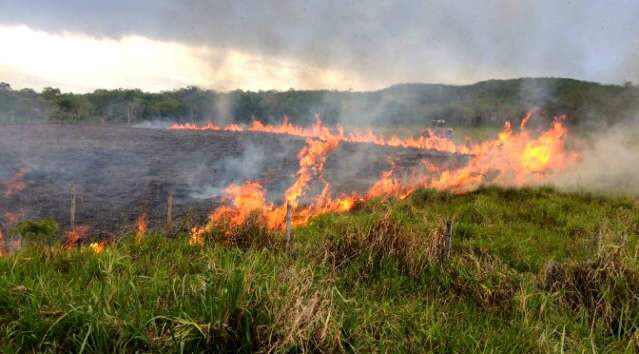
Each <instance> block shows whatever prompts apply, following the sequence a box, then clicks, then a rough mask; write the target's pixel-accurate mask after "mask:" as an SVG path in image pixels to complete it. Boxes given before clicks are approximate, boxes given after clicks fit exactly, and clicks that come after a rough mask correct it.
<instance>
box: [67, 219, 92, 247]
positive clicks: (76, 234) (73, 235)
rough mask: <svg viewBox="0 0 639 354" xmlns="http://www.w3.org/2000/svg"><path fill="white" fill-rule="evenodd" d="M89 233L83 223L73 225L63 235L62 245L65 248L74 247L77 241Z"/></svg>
mask: <svg viewBox="0 0 639 354" xmlns="http://www.w3.org/2000/svg"><path fill="white" fill-rule="evenodd" d="M88 233H89V227H88V226H84V225H79V226H74V227H72V228H71V229H69V230H68V231H67V232H66V233H65V235H64V246H65V247H66V248H67V249H71V248H74V247H75V246H76V245H77V244H78V242H79V241H80V240H81V239H83V238H85V237H86V236H87V235H88Z"/></svg>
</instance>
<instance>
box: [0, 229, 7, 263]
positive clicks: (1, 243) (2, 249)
mask: <svg viewBox="0 0 639 354" xmlns="http://www.w3.org/2000/svg"><path fill="white" fill-rule="evenodd" d="M6 254H7V247H6V245H5V240H4V234H3V233H2V228H0V257H2V256H4V255H6Z"/></svg>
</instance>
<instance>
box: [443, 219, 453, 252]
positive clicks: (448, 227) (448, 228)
mask: <svg viewBox="0 0 639 354" xmlns="http://www.w3.org/2000/svg"><path fill="white" fill-rule="evenodd" d="M452 242H453V221H452V220H448V221H446V248H445V249H444V257H445V258H446V260H448V258H450V248H451V245H452Z"/></svg>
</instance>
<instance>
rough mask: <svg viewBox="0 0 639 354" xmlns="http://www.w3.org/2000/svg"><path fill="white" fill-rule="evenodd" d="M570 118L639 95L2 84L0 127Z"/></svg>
mask: <svg viewBox="0 0 639 354" xmlns="http://www.w3.org/2000/svg"><path fill="white" fill-rule="evenodd" d="M533 106H534V107H540V108H542V109H543V111H544V112H545V113H546V114H547V115H548V117H552V116H554V115H559V114H566V115H568V118H569V122H571V123H572V124H579V125H584V126H586V127H593V126H595V127H600V126H604V125H608V124H612V123H616V122H618V121H621V120H623V119H626V118H628V117H634V115H635V114H636V112H637V110H638V109H639V88H637V87H635V86H633V85H632V84H630V83H627V84H626V85H623V86H619V85H601V84H597V83H592V82H584V81H578V80H572V79H558V78H538V79H531V78H526V79H513V80H490V81H483V82H478V83H476V84H473V85H467V86H450V85H431V84H401V85H395V86H392V87H389V88H386V89H383V90H380V91H372V92H339V91H297V90H292V89H291V90H289V91H284V92H279V91H259V92H251V91H242V90H236V91H231V92H227V93H222V92H216V91H211V90H202V89H199V88H196V87H187V88H184V89H179V90H175V91H167V92H160V93H147V92H142V91H141V90H123V89H118V90H102V89H101V90H96V91H94V92H92V93H88V94H73V93H62V92H60V90H58V89H55V88H45V89H44V90H43V91H42V93H39V94H38V93H36V92H35V91H33V90H30V89H24V90H20V91H15V90H12V89H11V87H10V86H9V85H8V84H6V83H4V84H3V83H0V123H2V122H24V121H38V120H39V121H44V120H53V121H64V122H78V121H82V122H101V123H135V122H140V121H145V120H172V121H183V122H194V121H215V122H224V123H232V122H235V123H246V122H249V121H251V120H252V119H253V118H259V119H260V120H262V121H266V122H279V121H280V120H281V118H282V117H283V116H288V117H289V118H290V120H291V121H293V122H295V123H297V124H302V125H307V124H310V123H312V122H313V119H314V116H315V114H320V115H321V116H322V118H323V119H324V120H325V121H327V122H328V123H335V122H340V123H342V124H344V125H354V126H359V125H361V123H365V124H368V125H376V126H391V127H395V126H397V125H402V126H407V125H419V126H420V127H421V128H423V126H424V124H428V123H430V122H432V121H433V120H438V119H444V120H446V121H447V123H448V124H449V125H452V126H456V127H477V126H491V125H492V126H501V125H503V122H504V121H505V120H511V121H512V120H515V121H516V120H517V119H519V118H521V117H522V116H523V115H524V113H525V112H526V111H527V110H529V109H530V108H531V107H533Z"/></svg>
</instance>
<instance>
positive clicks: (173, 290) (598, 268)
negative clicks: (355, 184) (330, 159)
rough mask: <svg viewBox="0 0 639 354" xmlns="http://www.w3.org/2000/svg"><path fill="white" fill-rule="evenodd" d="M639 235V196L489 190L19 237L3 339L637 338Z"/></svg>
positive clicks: (397, 344) (1, 322) (530, 343)
mask: <svg viewBox="0 0 639 354" xmlns="http://www.w3.org/2000/svg"><path fill="white" fill-rule="evenodd" d="M446 220H453V221H454V227H453V244H452V251H451V254H450V257H449V258H448V257H446V252H444V251H443V248H442V247H443V245H444V244H445V243H444V242H443V241H442V237H443V236H442V235H443V233H444V229H445V227H444V223H445V221H446ZM638 233H639V204H638V203H637V200H635V199H632V198H627V197H601V196H593V195H590V194H564V193H559V192H556V191H553V190H551V189H547V188H542V189H521V190H514V189H501V188H493V187H491V188H484V189H481V190H479V191H476V192H473V193H469V194H465V195H451V194H448V193H444V192H436V191H432V190H419V191H417V192H415V193H413V194H412V195H411V196H409V197H408V198H406V199H404V200H396V199H385V200H381V199H380V200H374V201H371V202H368V203H366V204H362V205H359V206H357V207H356V208H355V210H353V211H352V212H350V213H345V214H339V215H324V216H321V217H318V218H316V219H313V220H312V221H311V222H310V223H309V224H308V225H306V226H303V227H300V228H297V229H295V230H294V240H293V242H292V243H291V244H290V245H289V246H288V247H286V245H284V244H283V243H282V241H281V239H282V235H278V234H271V233H268V232H266V231H265V230H264V229H263V228H262V227H260V223H259V220H251V221H250V222H249V223H248V224H247V225H245V227H242V228H240V229H238V230H237V231H236V232H234V233H233V234H232V235H229V236H228V237H222V236H220V235H219V234H215V233H214V234H211V235H209V236H208V238H207V240H206V243H205V245H204V246H201V247H200V246H190V245H189V244H188V242H187V239H188V235H186V234H184V235H181V236H178V237H177V238H172V239H167V238H165V237H163V236H162V235H160V234H158V233H156V232H151V233H149V234H147V235H146V237H144V238H143V239H141V238H135V237H130V238H128V239H127V240H124V241H122V242H119V243H116V244H112V245H110V246H108V247H107V248H106V249H105V250H104V252H102V253H95V252H94V251H93V249H92V248H90V247H86V246H84V247H80V248H77V249H74V250H65V249H63V248H62V247H61V246H39V247H27V248H24V249H22V250H20V251H17V252H15V253H13V254H12V255H9V256H6V257H3V258H1V259H0V348H1V350H2V351H5V352H14V351H29V352H31V351H33V352H35V351H42V352H113V351H126V352H133V351H175V352H202V351H222V352H236V351H241V352H249V351H264V352H266V351H273V352H300V351H301V352H304V351H323V352H343V351H346V352H348V351H355V352H371V351H373V352H387V351H388V352H423V351H432V352H518V353H524V352H525V353H528V352H563V351H570V352H636V351H637V350H639V264H638V258H637V257H638V256H637V255H638V252H639V248H638V247H639V244H638V243H637V236H638Z"/></svg>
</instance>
